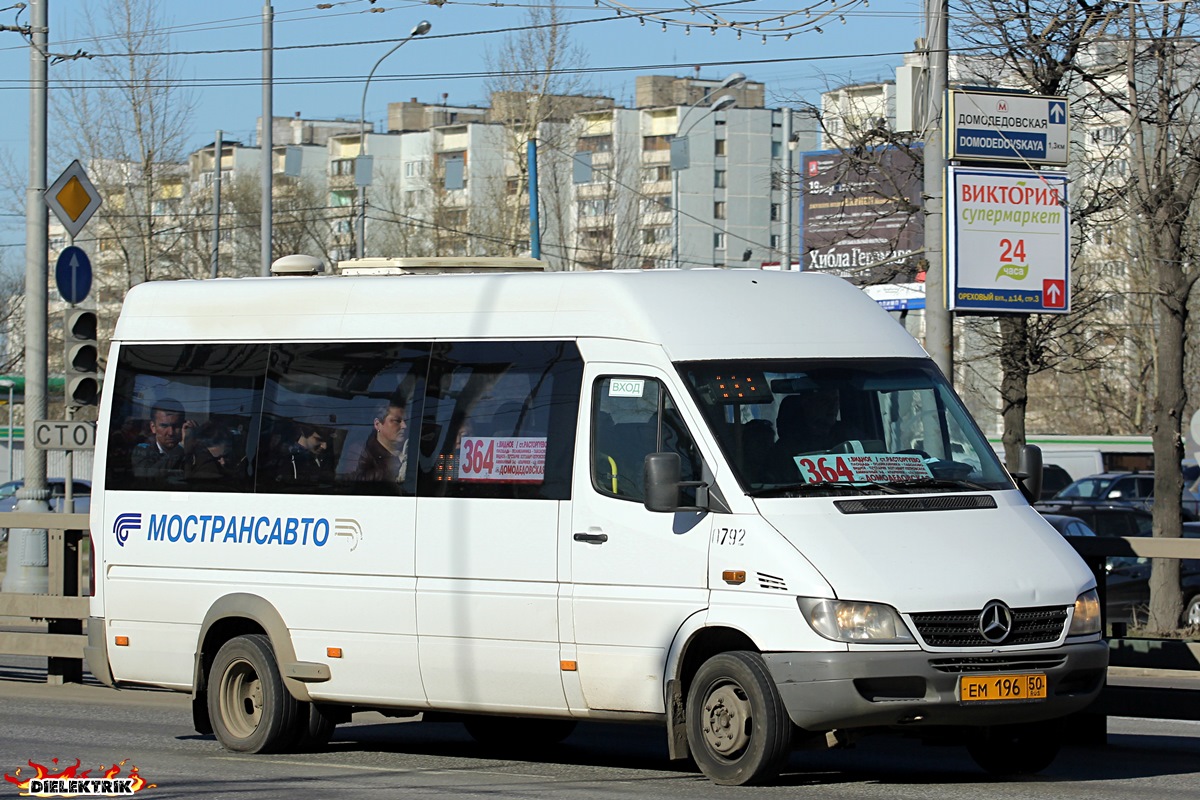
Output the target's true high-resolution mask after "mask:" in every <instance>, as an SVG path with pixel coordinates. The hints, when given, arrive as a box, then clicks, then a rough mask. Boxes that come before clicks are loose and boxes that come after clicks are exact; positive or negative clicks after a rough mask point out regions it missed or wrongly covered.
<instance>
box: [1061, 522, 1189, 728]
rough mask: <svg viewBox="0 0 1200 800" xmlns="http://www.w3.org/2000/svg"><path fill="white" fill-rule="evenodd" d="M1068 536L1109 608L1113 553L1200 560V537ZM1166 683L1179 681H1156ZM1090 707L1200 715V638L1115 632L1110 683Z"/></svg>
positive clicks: (1112, 712)
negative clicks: (1108, 565)
mask: <svg viewBox="0 0 1200 800" xmlns="http://www.w3.org/2000/svg"><path fill="white" fill-rule="evenodd" d="M1068 541H1069V542H1070V543H1071V544H1072V545H1073V546H1074V547H1075V550H1076V551H1077V552H1078V553H1079V554H1080V555H1081V556H1082V557H1083V560H1084V561H1085V562H1087V565H1088V566H1089V567H1090V568H1091V570H1092V572H1093V573H1094V574H1095V575H1096V583H1097V584H1098V585H1099V586H1100V608H1101V609H1102V610H1103V609H1105V589H1104V587H1105V576H1106V575H1107V570H1106V569H1105V567H1106V561H1107V560H1108V559H1109V558H1113V557H1117V556H1131V557H1135V558H1180V559H1198V560H1200V539H1176V538H1153V537H1148V536H1136V537H1129V536H1127V537H1123V538H1112V537H1102V536H1098V537H1095V538H1092V537H1090V536H1089V537H1079V536H1076V537H1071V538H1070V539H1068ZM1106 622H1107V620H1106ZM1106 630H1107V628H1106ZM1121 673H1133V674H1136V675H1137V676H1138V678H1137V680H1130V679H1129V678H1128V677H1126V676H1125V675H1122V674H1121ZM1164 683H1171V684H1173V685H1170V686H1166V685H1156V684H1164ZM1089 712H1090V713H1094V714H1100V715H1104V716H1121V717H1145V718H1151V719H1184V720H1200V642H1198V641H1194V640H1187V639H1143V638H1130V637H1127V636H1124V635H1122V636H1115V635H1114V636H1113V637H1111V638H1109V679H1108V684H1107V685H1106V686H1105V688H1104V691H1103V692H1101V694H1100V697H1099V698H1098V699H1097V700H1096V702H1095V703H1094V704H1093V705H1092V707H1091V708H1090V709H1089Z"/></svg>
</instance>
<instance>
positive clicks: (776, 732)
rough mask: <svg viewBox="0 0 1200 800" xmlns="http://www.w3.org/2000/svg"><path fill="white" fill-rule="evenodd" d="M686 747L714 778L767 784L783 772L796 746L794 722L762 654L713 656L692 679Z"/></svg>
mask: <svg viewBox="0 0 1200 800" xmlns="http://www.w3.org/2000/svg"><path fill="white" fill-rule="evenodd" d="M687 738H688V747H689V748H690V749H691V751H692V757H693V758H694V759H695V760H696V765H697V766H699V767H700V771H701V772H703V773H704V774H705V775H706V776H708V778H709V779H710V780H712V781H713V782H714V783H718V784H722V785H726V786H741V785H745V784H760V783H767V782H769V781H771V780H773V779H774V778H775V777H776V776H777V775H779V772H780V770H781V769H782V768H783V765H784V763H785V762H786V761H787V757H788V754H789V753H790V752H791V745H792V721H791V719H790V718H789V717H788V714H787V709H785V708H784V705H783V700H782V699H781V698H780V697H779V692H778V690H776V688H775V682H774V681H773V680H772V679H771V674H770V672H768V671H767V665H766V664H765V663H764V662H763V659H762V656H760V655H759V654H758V653H754V652H750V651H743V650H738V651H732V652H728V653H720V654H718V655H715V656H713V657H712V658H710V659H709V660H708V661H705V662H704V664H703V665H701V667H700V669H699V670H698V671H697V672H696V676H695V678H693V679H692V684H691V687H690V688H689V690H688V698H687Z"/></svg>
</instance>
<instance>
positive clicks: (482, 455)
mask: <svg viewBox="0 0 1200 800" xmlns="http://www.w3.org/2000/svg"><path fill="white" fill-rule="evenodd" d="M495 456H496V443H495V442H486V443H485V442H484V441H483V440H482V439H464V440H463V458H462V471H463V474H464V475H472V474H476V475H477V474H480V473H484V472H491V471H492V467H493V466H495Z"/></svg>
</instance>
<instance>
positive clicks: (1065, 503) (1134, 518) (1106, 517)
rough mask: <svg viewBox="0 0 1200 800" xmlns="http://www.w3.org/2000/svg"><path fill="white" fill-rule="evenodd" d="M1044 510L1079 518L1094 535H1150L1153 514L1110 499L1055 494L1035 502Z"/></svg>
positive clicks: (1037, 506) (1043, 512)
mask: <svg viewBox="0 0 1200 800" xmlns="http://www.w3.org/2000/svg"><path fill="white" fill-rule="evenodd" d="M1033 507H1034V508H1036V509H1037V510H1038V511H1040V512H1042V515H1043V516H1045V515H1046V514H1062V515H1065V516H1068V517H1075V518H1077V519H1081V520H1083V521H1084V523H1086V524H1087V526H1088V527H1089V528H1091V529H1092V530H1093V531H1094V532H1095V533H1096V535H1097V536H1149V535H1150V532H1151V530H1152V523H1153V521H1154V518H1153V516H1152V515H1151V514H1150V512H1149V511H1147V510H1146V509H1144V508H1140V507H1138V506H1133V505H1124V504H1121V503H1114V502H1112V501H1111V500H1102V501H1097V500H1073V499H1063V498H1058V497H1056V498H1054V499H1053V500H1043V501H1042V502H1040V503H1034V506H1033Z"/></svg>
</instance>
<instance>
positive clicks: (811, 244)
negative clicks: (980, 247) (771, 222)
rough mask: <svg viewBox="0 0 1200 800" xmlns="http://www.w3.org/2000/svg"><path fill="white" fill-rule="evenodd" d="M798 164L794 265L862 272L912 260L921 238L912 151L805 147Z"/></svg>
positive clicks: (918, 174) (918, 175)
mask: <svg viewBox="0 0 1200 800" xmlns="http://www.w3.org/2000/svg"><path fill="white" fill-rule="evenodd" d="M800 169H801V174H800V179H801V182H802V184H803V187H804V188H803V192H801V203H802V204H803V208H802V209H801V214H800V218H801V226H802V227H801V231H800V240H801V242H802V243H803V246H802V249H801V255H800V268H801V269H806V270H808V269H819V270H831V271H835V272H838V273H841V274H848V273H850V272H857V273H860V274H862V273H869V272H870V268H871V267H872V266H874V265H877V264H883V263H887V264H888V265H890V266H895V267H903V266H904V265H905V264H906V262H910V261H915V260H916V258H917V257H918V256H919V254H920V253H921V251H922V248H923V247H924V244H925V234H924V230H925V226H924V214H923V213H922V209H921V186H922V183H923V173H922V169H923V167H922V162H921V158H920V151H919V150H918V151H916V152H913V151H911V150H908V149H903V148H898V147H880V148H873V149H870V150H865V151H858V152H855V151H845V152H843V151H840V150H826V151H821V152H815V153H805V154H804V155H803V156H802V157H801V165H800ZM864 277H866V275H864Z"/></svg>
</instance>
